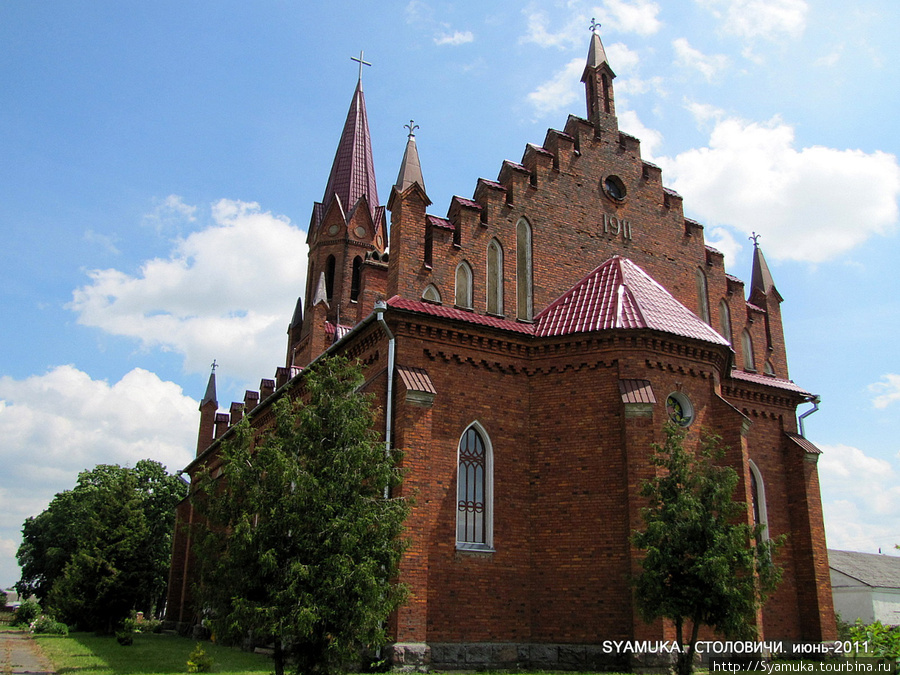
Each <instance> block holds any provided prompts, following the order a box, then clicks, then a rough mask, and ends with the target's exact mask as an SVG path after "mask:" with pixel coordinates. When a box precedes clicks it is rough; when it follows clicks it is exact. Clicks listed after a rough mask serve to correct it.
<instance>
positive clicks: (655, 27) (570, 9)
mask: <svg viewBox="0 0 900 675" xmlns="http://www.w3.org/2000/svg"><path fill="white" fill-rule="evenodd" d="M566 9H567V12H566V15H567V17H568V19H567V20H566V22H565V23H564V24H562V25H557V26H553V27H551V25H550V23H551V20H550V16H549V15H548V14H547V12H546V11H544V10H543V9H541V8H539V5H536V4H532V5H530V6H529V7H527V8H526V9H524V10H522V13H523V14H525V16H526V20H527V21H526V23H527V27H526V33H525V35H523V36H522V37H521V38H520V42H523V43H528V42H533V43H535V44H537V45H540V46H541V47H556V48H558V49H570V48H577V47H583V46H586V45H587V43H588V36H587V29H588V27H589V26H590V22H591V19H592V18H593V19H596V20H597V21H599V22H600V24H601V25H602V26H603V27H604V28H607V29H611V30H613V31H618V32H621V33H637V34H638V35H653V34H655V33H656V32H658V31H659V29H660V28H661V27H662V22H660V20H659V18H658V15H659V12H660V8H659V5H658V4H657V3H656V2H652V0H603V5H602V6H600V7H598V6H595V5H591V4H590V3H587V2H581V1H579V0H572V1H570V2H568V3H567V5H566ZM601 36H602V32H601Z"/></svg>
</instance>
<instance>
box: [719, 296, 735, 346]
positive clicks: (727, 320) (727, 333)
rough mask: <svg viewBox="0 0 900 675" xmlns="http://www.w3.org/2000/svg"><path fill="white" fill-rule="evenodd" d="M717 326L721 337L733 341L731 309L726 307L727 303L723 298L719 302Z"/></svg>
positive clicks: (729, 341)
mask: <svg viewBox="0 0 900 675" xmlns="http://www.w3.org/2000/svg"><path fill="white" fill-rule="evenodd" d="M719 328H720V330H721V333H722V337H723V338H725V339H726V340H728V343H729V344H731V343H732V342H733V341H734V339H733V338H732V336H731V310H730V309H728V303H727V302H725V300H724V298H723V299H722V301H721V302H720V303H719Z"/></svg>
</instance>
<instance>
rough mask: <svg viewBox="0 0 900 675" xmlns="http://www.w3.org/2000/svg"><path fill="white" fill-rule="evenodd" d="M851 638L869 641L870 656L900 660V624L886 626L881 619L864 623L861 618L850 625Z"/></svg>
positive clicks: (857, 640)
mask: <svg viewBox="0 0 900 675" xmlns="http://www.w3.org/2000/svg"><path fill="white" fill-rule="evenodd" d="M850 639H851V640H854V641H856V642H860V643H862V642H867V643H868V648H869V651H868V654H867V655H868V656H875V657H878V658H889V659H893V660H895V661H896V660H900V626H885V625H884V624H882V623H881V621H876V622H875V623H870V624H864V623H863V622H862V621H860V620H859V619H857V620H856V623H855V624H853V625H852V626H851V627H850Z"/></svg>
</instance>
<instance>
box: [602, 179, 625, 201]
mask: <svg viewBox="0 0 900 675" xmlns="http://www.w3.org/2000/svg"><path fill="white" fill-rule="evenodd" d="M603 191H604V192H605V193H606V194H607V196H609V197H610V198H611V199H614V200H615V201H617V202H621V201H622V200H624V199H625V194H626V193H627V190H626V189H625V183H623V182H622V179H621V178H619V177H618V176H607V177H606V180H605V181H603Z"/></svg>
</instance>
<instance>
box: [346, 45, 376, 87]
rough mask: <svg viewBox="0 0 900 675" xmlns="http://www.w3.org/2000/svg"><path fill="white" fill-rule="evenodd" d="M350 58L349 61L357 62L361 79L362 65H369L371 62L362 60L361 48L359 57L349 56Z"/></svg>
mask: <svg viewBox="0 0 900 675" xmlns="http://www.w3.org/2000/svg"><path fill="white" fill-rule="evenodd" d="M350 60H351V61H356V62H357V63H359V79H360V80H362V67H363V66H371V65H372V64H371V63H369V62H368V61H364V60H363V51H362V49H360V50H359V58H356V57H355V56H351V57H350Z"/></svg>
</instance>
